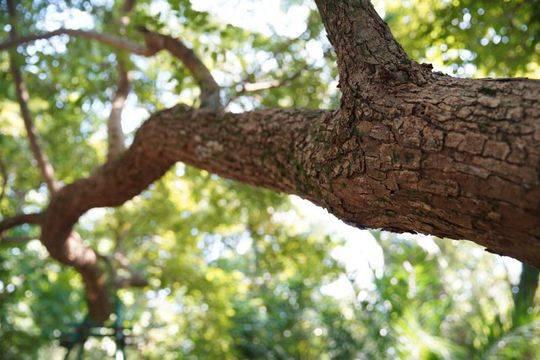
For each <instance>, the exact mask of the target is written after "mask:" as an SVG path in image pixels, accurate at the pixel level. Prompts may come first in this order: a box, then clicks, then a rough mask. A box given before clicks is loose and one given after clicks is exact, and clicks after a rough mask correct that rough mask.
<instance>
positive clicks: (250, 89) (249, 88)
mask: <svg viewBox="0 0 540 360" xmlns="http://www.w3.org/2000/svg"><path fill="white" fill-rule="evenodd" d="M302 71H303V70H301V71H297V72H295V73H294V74H292V75H291V76H289V77H287V78H285V79H281V80H277V79H273V80H266V81H259V82H255V83H248V82H247V80H245V81H243V82H241V83H239V84H237V85H235V86H233V87H231V88H232V89H233V90H236V89H238V88H239V90H236V93H234V94H232V95H231V96H230V97H229V99H228V100H227V103H226V105H225V107H227V105H229V104H230V103H231V102H233V101H234V100H236V99H238V98H239V97H242V96H244V95H249V94H253V93H258V92H261V91H265V90H270V89H276V88H279V87H282V86H286V85H288V84H290V83H291V82H293V81H294V80H295V79H297V78H298V77H300V75H301V74H302Z"/></svg>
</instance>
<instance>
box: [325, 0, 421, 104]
mask: <svg viewBox="0 0 540 360" xmlns="http://www.w3.org/2000/svg"><path fill="white" fill-rule="evenodd" d="M315 3H316V4H317V7H318V9H319V13H320V14H321V18H322V20H323V23H324V26H325V28H326V31H327V33H328V38H329V40H330V42H331V44H332V46H333V47H334V49H335V51H336V54H337V59H338V69H339V83H340V89H341V91H342V94H343V103H344V104H348V105H349V106H350V105H352V102H353V99H354V97H355V96H354V95H355V94H357V93H358V92H367V91H366V90H367V89H369V88H373V87H376V86H379V87H388V86H395V85H398V84H402V83H412V84H416V85H423V84H425V83H426V82H427V80H428V79H430V78H431V68H430V67H424V66H421V65H418V64H417V63H415V62H414V61H412V60H411V59H409V57H408V56H407V54H406V53H405V51H404V50H403V48H402V47H401V45H400V44H399V43H398V42H397V41H396V40H395V39H394V36H393V35H392V33H391V31H390V28H389V27H388V25H387V24H386V23H385V22H384V21H383V20H382V19H381V18H380V17H379V15H378V14H377V12H376V11H375V9H374V8H373V5H372V4H371V2H370V1H369V0H340V1H334V0H315Z"/></svg>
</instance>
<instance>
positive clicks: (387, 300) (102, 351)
mask: <svg viewBox="0 0 540 360" xmlns="http://www.w3.org/2000/svg"><path fill="white" fill-rule="evenodd" d="M0 3H1V4H2V6H4V5H5V4H4V3H3V2H0ZM208 3H209V2H208V1H191V2H190V1H188V0H170V1H154V2H152V1H150V0H146V1H142V0H141V1H138V2H137V6H136V8H135V10H134V12H133V14H132V21H131V25H130V26H129V27H128V29H127V31H128V35H129V36H130V37H131V38H133V39H138V40H139V41H141V39H140V37H139V35H138V34H137V32H136V31H135V30H134V28H135V26H136V25H141V24H143V25H145V26H146V27H148V28H152V29H155V30H160V31H162V32H164V33H169V34H172V35H174V36H181V37H182V39H184V40H185V41H186V42H187V43H188V44H190V45H191V46H192V47H193V48H194V49H195V50H196V52H197V53H198V54H199V55H200V56H201V57H202V59H203V60H204V62H205V63H206V64H207V65H208V66H209V67H210V68H211V69H212V72H213V73H214V75H215V76H216V78H217V79H218V81H219V83H220V85H222V86H223V88H224V90H223V98H224V101H225V102H226V103H228V109H229V110H231V111H243V110H249V109H252V108H257V107H271V106H282V107H288V106H291V107H292V106H297V107H312V108H317V107H324V108H330V107H336V106H338V104H339V96H338V92H337V89H336V84H337V82H336V81H335V79H336V77H337V72H336V67H335V55H334V54H333V52H332V50H331V48H330V45H329V44H328V42H327V40H326V36H325V34H324V30H323V27H322V24H321V22H320V19H319V17H318V14H317V12H316V10H315V7H314V5H313V3H312V2H311V1H303V0H288V1H282V2H281V3H280V4H279V9H278V10H279V11H280V12H281V14H282V16H277V15H279V14H280V13H277V15H276V14H275V13H274V14H273V15H272V16H271V15H270V14H268V16H267V17H265V16H264V15H265V14H263V16H261V14H260V12H259V13H257V12H256V11H255V12H254V13H253V14H247V15H246V17H245V18H244V20H242V21H245V23H246V24H248V23H249V24H253V23H265V22H266V23H267V26H266V27H265V28H257V27H256V26H255V27H254V26H241V22H240V24H238V23H234V21H232V17H231V18H229V19H228V18H226V16H225V18H224V16H223V14H230V13H232V12H235V8H236V7H239V6H240V5H242V4H245V3H250V4H252V6H253V8H254V9H256V8H257V7H259V6H261V7H264V6H270V5H269V4H270V3H273V1H271V0H267V1H262V0H253V1H250V2H246V1H244V2H240V1H238V0H227V1H225V0H221V1H217V2H214V3H213V4H212V5H208ZM205 4H206V5H205ZM375 5H376V6H377V9H378V10H379V11H380V13H381V14H382V15H383V16H384V17H385V18H386V20H387V21H388V23H389V25H390V26H391V28H392V30H393V31H394V33H395V35H396V37H397V38H398V40H399V41H400V42H401V43H402V44H403V46H404V47H405V49H406V50H407V51H408V52H409V54H411V56H412V57H413V58H415V59H417V60H418V61H423V62H431V63H433V64H434V66H435V69H437V70H440V71H443V72H446V73H450V74H453V75H457V76H475V77H476V76H478V77H480V76H532V77H538V76H539V75H540V72H539V69H540V68H539V65H538V62H539V61H538V60H539V59H538V57H539V54H540V48H539V47H540V46H539V43H538V39H539V37H540V22H539V21H538V19H539V18H540V3H539V2H537V1H527V0H521V1H520V0H511V1H510V0H509V1H502V0H500V1H491V0H490V1H488V0H476V1H472V0H444V1H441V0H407V1H399V2H398V1H382V0H380V1H375ZM119 6H120V3H115V2H113V1H110V0H94V1H87V0H55V1H44V0H24V1H22V2H21V4H20V6H19V8H18V11H19V14H20V16H19V32H21V33H23V34H30V33H34V32H38V31H43V30H52V29H54V28H56V27H58V26H61V25H64V26H69V27H77V28H79V27H80V28H85V29H96V30H99V31H104V32H111V33H115V32H116V31H117V29H115V26H114V23H113V22H112V21H110V19H111V18H113V17H114V16H116V13H117V12H118V8H119ZM2 9H4V8H2ZM257 14H258V15H257ZM291 14H293V15H292V17H291ZM220 15H221V16H220ZM6 16H7V14H6V12H5V11H4V10H2V11H0V28H2V29H3V32H4V34H3V36H2V39H5V38H6V37H7V31H8V30H9V26H8V25H7V24H8V19H7V18H6ZM247 17H249V18H250V19H249V21H248V19H247ZM229 20H231V21H229ZM284 21H289V23H285V24H284V25H283V22H284ZM278 22H280V23H282V25H283V26H282V27H281V30H280V29H278V28H274V27H273V24H274V23H278ZM261 29H262V30H261ZM283 29H285V30H283ZM290 29H300V30H298V31H297V32H296V33H294V31H293V34H291V31H292V30H291V31H287V30H290ZM18 52H19V53H20V55H21V56H22V57H23V58H24V68H23V69H24V76H25V80H26V81H27V83H28V88H29V89H30V108H31V110H32V113H33V115H34V117H35V122H36V127H37V129H38V131H39V134H40V136H41V137H42V139H43V141H42V142H43V144H44V145H45V146H44V147H45V150H46V152H47V153H48V155H49V157H50V158H51V160H52V162H53V164H54V166H55V168H56V169H57V175H58V177H59V179H60V180H61V181H63V182H64V183H69V182H71V181H74V180H75V179H78V178H80V177H83V176H86V175H88V174H89V173H90V172H91V171H92V169H94V168H95V167H97V166H98V165H99V164H100V163H102V162H103V161H104V158H105V150H106V144H105V134H106V132H105V119H106V117H107V113H108V109H109V107H110V99H111V97H112V94H113V92H114V84H115V78H116V73H115V68H116V67H115V64H116V61H117V59H118V57H119V56H124V57H127V56H126V54H117V53H114V52H112V51H111V49H110V48H107V47H105V46H103V45H102V44H99V43H96V42H89V41H86V40H83V39H68V38H66V37H59V38H55V39H53V40H51V41H37V42H35V43H34V44H31V45H28V46H24V47H19V49H18ZM129 59H130V61H129V67H130V71H131V73H132V77H133V84H132V85H133V91H132V94H131V95H130V97H129V99H128V108H127V109H126V112H125V114H124V126H125V129H126V131H127V132H128V134H129V137H132V135H133V133H134V131H135V130H136V128H137V127H138V125H139V124H140V123H141V122H142V121H143V120H144V119H145V118H146V117H147V116H148V114H150V113H151V112H153V111H154V110H156V109H161V108H164V107H166V106H170V105H172V104H174V103H176V102H179V101H180V102H185V103H188V104H195V105H196V101H197V100H196V98H197V96H196V95H197V93H198V90H197V89H196V86H195V84H194V82H193V79H192V78H191V77H190V76H189V74H188V73H187V71H186V70H185V69H184V68H183V67H182V66H181V64H179V63H177V62H176V61H175V60H174V59H172V58H171V57H169V56H167V54H165V53H163V54H158V55H157V56H156V57H153V58H150V59H144V58H140V57H135V56H131V57H129ZM255 82H264V83H266V84H270V88H269V89H266V90H258V91H247V90H246V89H247V87H248V86H246V84H249V83H255ZM0 131H1V132H0V161H1V163H0V165H2V166H1V170H2V175H1V176H2V182H4V181H5V182H6V186H5V195H4V196H3V197H2V198H1V199H0V213H1V214H2V216H10V215H12V214H15V213H17V212H19V211H21V210H25V211H32V210H39V209H41V208H43V207H44V206H46V204H47V198H46V191H45V188H44V186H41V187H39V188H38V187H37V184H40V178H39V174H38V172H37V171H36V169H35V167H34V166H33V165H32V158H31V153H30V151H29V149H28V146H27V141H26V138H25V134H24V128H23V125H22V121H21V119H20V118H19V115H18V107H17V104H16V102H15V96H14V88H13V85H12V80H11V78H10V76H9V72H8V56H7V54H6V53H0ZM298 204H299V202H298V201H294V199H293V201H292V203H291V199H290V198H289V197H286V196H283V195H279V194H275V193H273V192H270V191H266V190H261V189H254V188H251V187H247V186H244V185H241V184H238V183H235V182H231V181H228V180H223V179H220V178H218V177H216V176H213V175H210V174H208V173H206V172H204V171H199V170H197V169H193V168H190V167H186V166H184V165H183V164H178V165H177V166H176V167H175V168H174V169H173V170H171V171H170V172H169V173H168V174H167V175H166V176H165V177H164V178H162V179H161V180H160V181H158V182H156V183H155V184H153V185H152V186H151V187H150V188H149V189H147V190H146V191H145V192H143V193H142V194H140V195H139V196H137V197H136V198H134V199H132V200H131V201H129V202H128V203H127V204H126V205H125V206H123V207H122V208H120V209H99V210H92V211H91V212H89V213H88V214H86V215H85V216H84V218H83V219H82V220H81V221H80V223H79V225H78V226H79V228H78V231H79V232H80V234H81V235H82V236H83V237H84V238H85V239H86V240H87V241H88V242H89V243H90V244H92V246H94V248H96V249H98V251H99V252H100V253H102V254H104V255H110V254H113V253H121V254H123V255H125V257H127V258H128V259H129V262H130V263H131V264H132V266H133V267H134V268H136V269H137V270H138V271H141V272H142V273H143V274H144V275H145V276H146V278H147V279H148V281H149V286H148V287H146V288H144V289H137V290H129V289H127V290H121V291H120V292H119V294H118V296H119V297H120V299H121V300H122V301H123V303H124V304H125V309H126V310H125V311H126V313H125V314H124V315H125V317H126V322H127V323H128V324H129V325H130V326H133V332H134V335H135V336H134V337H133V338H132V343H131V344H130V346H129V347H128V357H130V358H147V359H236V358H249V359H357V358H360V359H384V358H389V359H395V358H405V359H534V358H535V355H536V356H537V355H538V354H539V353H540V336H539V335H540V320H539V306H538V297H535V292H536V288H537V286H538V271H537V270H536V269H533V268H530V267H527V266H524V267H523V271H521V275H519V274H520V270H521V265H519V264H517V262H515V261H502V260H501V258H499V257H497V256H494V255H490V254H487V253H484V252H483V251H482V250H481V249H480V248H479V247H477V246H475V245H471V244H466V243H463V242H460V243H456V242H451V241H449V240H444V241H443V240H440V239H431V238H428V239H425V238H424V239H422V241H419V240H417V239H415V237H414V236H409V237H399V236H396V235H392V234H388V233H380V232H377V231H372V232H371V234H369V233H367V232H366V231H358V230H353V229H350V228H345V230H341V231H330V230H328V226H326V224H327V223H328V224H329V223H330V222H335V221H336V220H332V219H330V216H326V217H323V220H321V221H319V223H318V224H314V221H313V220H312V219H311V220H310V219H308V218H307V216H306V215H305V210H306V207H309V205H305V204H304V203H302V204H303V205H298ZM342 229H343V228H342ZM9 235H13V236H24V237H28V238H30V239H32V238H34V237H36V236H37V235H38V234H37V233H36V230H35V229H33V228H30V227H21V228H19V229H17V230H16V231H12V232H11V233H10V234H9ZM357 235H358V236H357ZM356 236H357V237H358V238H357V239H355V237H356ZM366 237H369V238H371V239H372V240H373V243H374V244H375V245H370V246H371V248H372V251H373V249H375V250H374V251H375V252H377V251H378V253H379V254H381V255H380V256H379V257H380V259H379V260H380V261H378V262H377V261H371V260H373V259H368V257H366V256H362V254H361V253H360V252H362V246H360V247H359V249H360V250H359V253H358V259H357V262H363V265H365V266H364V267H362V269H363V270H362V272H363V274H358V272H359V271H360V270H358V269H357V268H354V267H352V268H351V266H350V261H349V263H345V262H344V261H343V259H342V257H340V256H339V255H336V254H339V253H340V251H341V253H343V252H344V251H345V252H350V251H351V250H350V249H351V241H354V240H357V241H364V238H366ZM426 244H427V245H426ZM367 246H368V245H367V243H366V247H367ZM357 249H358V248H357ZM349 256H351V254H349ZM354 256H355V255H354V254H352V257H353V258H354ZM507 268H511V269H514V271H511V269H510V270H509V269H507ZM516 269H517V271H515V270H516ZM360 275H362V276H360ZM84 317H85V305H84V294H83V292H82V288H81V283H80V279H79V277H78V276H77V274H76V273H75V272H74V271H72V270H70V269H66V268H62V267H60V266H59V265H58V264H57V263H55V262H54V261H51V260H50V259H48V257H47V254H46V251H45V250H44V248H43V247H42V246H41V245H40V244H39V242H38V241H37V240H30V241H27V242H24V243H18V244H13V243H9V242H2V243H0V354H1V356H0V357H1V358H3V359H35V358H43V359H51V358H52V359H54V358H61V357H62V354H63V350H62V348H60V347H59V346H58V343H57V341H56V340H55V339H56V338H57V336H58V335H59V333H60V331H61V330H65V329H67V328H68V327H69V326H70V324H73V323H75V322H80V321H82V320H83V319H84ZM87 348H88V351H87V352H86V356H87V358H92V359H94V358H95V359H102V358H104V357H105V356H111V355H112V353H113V351H114V344H113V343H112V342H111V341H109V340H103V341H96V340H92V341H90V342H88V343H87Z"/></svg>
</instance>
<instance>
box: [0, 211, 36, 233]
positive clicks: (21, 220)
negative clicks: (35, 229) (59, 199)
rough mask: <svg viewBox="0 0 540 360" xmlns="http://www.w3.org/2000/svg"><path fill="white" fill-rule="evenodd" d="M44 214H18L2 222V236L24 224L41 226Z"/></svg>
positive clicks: (0, 231) (0, 230)
mask: <svg viewBox="0 0 540 360" xmlns="http://www.w3.org/2000/svg"><path fill="white" fill-rule="evenodd" d="M42 220H43V214H42V213H31V214H18V215H15V216H12V217H9V218H5V219H3V220H2V221H0V234H2V233H3V232H4V231H7V230H9V229H11V228H14V227H16V226H20V225H24V224H32V225H41V221H42Z"/></svg>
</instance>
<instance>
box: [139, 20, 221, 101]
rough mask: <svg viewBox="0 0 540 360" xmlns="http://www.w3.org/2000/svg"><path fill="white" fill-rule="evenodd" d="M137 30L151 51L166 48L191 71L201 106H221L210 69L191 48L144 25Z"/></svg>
mask: <svg viewBox="0 0 540 360" xmlns="http://www.w3.org/2000/svg"><path fill="white" fill-rule="evenodd" d="M139 30H140V31H141V32H142V33H143V35H144V39H145V42H146V47H147V48H148V49H149V51H151V52H158V51H160V50H167V51H168V52H169V53H170V54H171V55H173V56H174V57H176V58H177V59H179V60H180V61H181V62H182V63H183V64H184V65H185V67H186V68H187V69H188V70H189V71H190V72H191V75H193V77H194V78H195V80H196V81H197V84H198V85H199V87H200V88H201V108H206V109H210V110H219V109H221V108H222V105H221V99H220V94H219V92H220V91H219V90H220V88H219V85H218V84H217V82H216V80H215V79H214V77H213V76H212V73H211V72H210V70H209V69H208V68H207V67H206V65H204V63H203V62H202V61H201V60H200V59H199V57H198V56H197V55H195V53H194V52H193V50H192V49H190V48H189V47H187V46H186V45H185V44H184V43H183V42H182V41H181V40H180V39H176V38H173V37H171V36H168V35H162V34H158V33H155V32H152V31H149V30H148V29H146V28H144V27H140V28H139Z"/></svg>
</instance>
